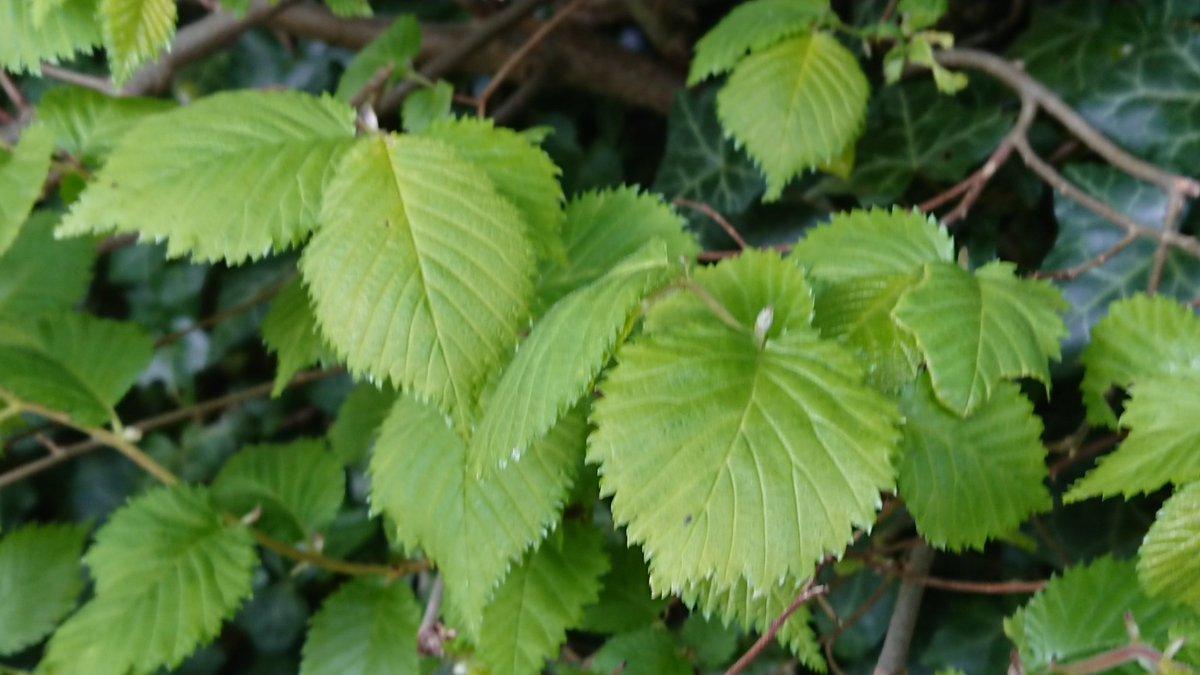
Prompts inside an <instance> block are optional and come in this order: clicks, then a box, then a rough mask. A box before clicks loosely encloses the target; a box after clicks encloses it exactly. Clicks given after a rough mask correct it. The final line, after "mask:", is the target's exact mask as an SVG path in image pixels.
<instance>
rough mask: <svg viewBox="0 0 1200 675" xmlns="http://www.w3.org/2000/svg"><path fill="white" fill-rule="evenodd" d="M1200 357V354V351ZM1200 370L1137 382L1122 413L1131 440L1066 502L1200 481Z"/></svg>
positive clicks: (1078, 483)
mask: <svg viewBox="0 0 1200 675" xmlns="http://www.w3.org/2000/svg"><path fill="white" fill-rule="evenodd" d="M1197 353H1200V352H1197ZM1197 414H1200V371H1197V370H1193V371H1192V372H1183V373H1174V374H1171V375H1160V376H1143V377H1139V378H1138V379H1137V380H1135V381H1134V384H1133V387H1132V388H1131V389H1130V399H1129V400H1128V401H1127V402H1126V404H1125V413H1124V414H1123V415H1121V426H1122V427H1125V428H1126V429H1129V430H1130V432H1129V436H1128V437H1127V438H1126V439H1125V440H1124V442H1122V443H1121V446H1120V447H1119V448H1117V450H1116V451H1115V452H1113V453H1110V454H1108V455H1105V456H1104V457H1102V458H1100V461H1099V463H1098V464H1097V466H1096V468H1094V469H1092V470H1091V471H1089V472H1088V473H1087V475H1085V476H1084V477H1083V478H1080V479H1079V480H1078V481H1076V482H1075V484H1074V485H1072V486H1071V489H1070V491H1068V492H1067V494H1066V495H1065V496H1064V497H1063V500H1064V501H1066V502H1068V503H1069V502H1074V501H1080V500H1083V499H1087V498H1088V497H1112V496H1115V495H1123V496H1124V497H1125V498H1126V499H1128V498H1130V497H1132V496H1134V495H1137V494H1140V493H1143V492H1153V491H1155V490H1157V489H1159V488H1160V487H1162V486H1164V485H1166V484H1168V483H1174V484H1176V485H1179V484H1182V483H1188V482H1191V481H1194V480H1197V479H1200V452H1197V449H1198V448H1200V427H1197V426H1196V416H1197Z"/></svg>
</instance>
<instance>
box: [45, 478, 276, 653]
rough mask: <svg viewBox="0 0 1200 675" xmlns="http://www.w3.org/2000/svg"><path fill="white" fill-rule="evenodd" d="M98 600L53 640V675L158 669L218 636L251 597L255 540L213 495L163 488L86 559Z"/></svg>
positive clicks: (116, 520)
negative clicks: (221, 510) (229, 520)
mask: <svg viewBox="0 0 1200 675" xmlns="http://www.w3.org/2000/svg"><path fill="white" fill-rule="evenodd" d="M85 561H86V562H87V564H88V567H89V568H91V571H92V577H93V578H94V579H95V582H96V596H95V598H93V599H92V600H91V601H90V602H88V603H87V604H86V605H84V606H83V608H82V609H81V610H80V611H79V612H77V613H76V614H75V615H74V616H72V617H71V618H70V619H69V620H68V621H67V622H66V623H65V624H63V626H62V628H60V629H59V630H58V632H57V633H55V634H54V637H53V638H51V640H50V644H49V646H48V647H47V651H46V658H45V660H44V661H43V663H42V668H43V670H44V671H45V672H46V673H48V674H55V673H84V672H86V673H95V674H97V675H100V674H107V673H114V674H123V673H126V672H127V671H129V670H134V671H138V672H153V671H155V670H157V669H158V668H159V667H160V666H166V667H168V668H171V667H174V666H176V665H178V664H179V663H180V662H181V661H182V660H183V659H184V657H186V656H187V655H188V654H190V653H191V652H192V651H193V650H194V649H195V648H196V647H197V646H198V645H200V644H202V643H205V642H207V641H209V640H211V639H212V638H213V637H214V636H216V634H217V631H218V630H219V629H220V627H221V623H222V621H224V620H225V619H228V618H230V617H232V616H233V614H234V612H235V611H236V610H237V608H238V606H239V605H240V604H241V603H242V601H243V600H244V599H245V598H246V597H248V596H249V595H250V593H251V591H252V587H251V583H250V582H251V577H252V576H253V573H254V570H255V568H256V567H257V566H258V555H257V554H256V552H255V550H254V540H253V539H251V537H250V534H249V532H247V531H246V528H245V527H244V526H241V525H227V524H225V521H224V519H223V518H222V516H221V514H220V513H219V512H217V510H216V509H215V508H213V504H212V500H211V498H210V496H209V494H208V492H207V491H205V490H204V489H203V488H200V487H194V486H185V485H180V486H175V487H170V488H159V489H156V490H153V491H151V492H149V493H146V494H145V495H142V496H140V497H137V498H135V499H133V500H132V501H130V502H129V503H128V504H127V505H126V506H124V507H122V508H121V509H120V510H119V511H117V512H116V513H114V514H113V516H112V518H111V519H110V520H109V521H108V523H107V524H106V525H105V526H104V527H102V528H100V530H99V531H98V532H97V533H96V543H95V545H94V546H92V548H91V550H89V551H88V554H87V556H85Z"/></svg>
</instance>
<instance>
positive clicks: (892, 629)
mask: <svg viewBox="0 0 1200 675" xmlns="http://www.w3.org/2000/svg"><path fill="white" fill-rule="evenodd" d="M932 565H933V549H932V548H930V547H929V545H928V544H922V545H920V546H918V547H916V548H914V549H913V551H912V553H910V554H909V557H908V563H907V564H905V566H904V575H905V576H906V577H911V578H905V579H904V581H903V583H901V584H900V594H899V595H897V596H896V606H895V607H894V608H893V609H892V620H891V621H890V622H889V623H888V630H887V637H885V638H884V639H883V649H882V650H880V652H879V661H878V662H876V664H875V675H894V674H896V673H903V672H904V671H905V669H906V668H905V667H906V664H907V663H908V646H909V645H910V644H911V643H912V636H913V633H914V632H915V631H916V627H917V615H918V614H919V613H920V609H921V597H922V596H923V595H924V594H925V586H926V584H923V583H920V582H918V581H916V579H917V578H924V577H925V575H926V574H928V573H929V568H930V567H931V566H932Z"/></svg>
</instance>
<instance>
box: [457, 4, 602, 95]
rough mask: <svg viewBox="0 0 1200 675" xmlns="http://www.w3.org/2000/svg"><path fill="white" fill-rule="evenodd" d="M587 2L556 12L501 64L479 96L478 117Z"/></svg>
mask: <svg viewBox="0 0 1200 675" xmlns="http://www.w3.org/2000/svg"><path fill="white" fill-rule="evenodd" d="M587 1H588V0H571V3H570V4H568V5H567V6H566V7H563V8H562V9H560V10H558V11H557V12H555V13H554V16H553V17H551V19H550V20H549V21H547V22H545V23H543V24H542V25H541V27H539V28H538V29H537V31H535V32H534V34H533V35H531V36H529V39H528V40H526V41H525V44H523V45H521V46H520V48H518V49H517V51H515V52H513V53H512V55H511V56H509V57H508V58H507V59H506V60H505V61H504V63H503V64H501V66H500V69H499V70H497V71H496V74H495V75H493V76H492V80H491V81H490V82H488V84H487V86H486V87H484V89H483V92H482V93H480V94H479V97H478V99H477V101H476V104H475V112H476V114H477V115H479V116H480V117H483V116H484V115H486V114H487V104H488V100H490V99H491V98H492V95H493V94H495V93H496V90H497V89H499V88H500V85H501V84H503V83H504V80H505V79H506V78H508V75H509V74H510V73H511V72H512V71H513V69H514V68H516V67H517V65H518V64H520V63H521V61H523V60H524V59H525V57H526V56H529V53H530V52H532V51H533V50H534V49H536V48H537V46H538V45H540V44H542V43H543V42H545V41H546V37H547V36H549V35H550V33H551V32H553V31H554V29H555V28H557V27H558V26H560V25H562V22H563V21H566V20H567V18H568V17H570V16H571V15H572V14H574V13H575V12H576V11H578V10H579V8H580V7H582V6H583V4H584V3H585V2H587Z"/></svg>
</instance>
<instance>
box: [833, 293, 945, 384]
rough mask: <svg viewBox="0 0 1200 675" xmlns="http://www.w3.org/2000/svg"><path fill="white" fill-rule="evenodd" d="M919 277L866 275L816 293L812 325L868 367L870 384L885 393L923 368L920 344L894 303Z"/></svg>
mask: <svg viewBox="0 0 1200 675" xmlns="http://www.w3.org/2000/svg"><path fill="white" fill-rule="evenodd" d="M918 279H920V277H919V276H918V275H917V274H915V273H913V274H896V275H884V276H876V277H863V278H859V279H853V280H850V281H844V282H841V283H838V284H835V285H833V286H831V287H829V288H828V289H825V290H824V291H823V292H821V293H820V294H818V295H817V301H816V315H815V316H814V318H813V326H815V327H816V328H817V329H818V330H820V331H821V336H822V337H824V338H829V339H833V340H837V341H838V342H840V343H841V344H843V345H845V346H846V347H848V348H850V349H851V350H853V351H854V352H855V353H856V354H857V355H858V356H859V359H860V361H861V362H862V363H868V364H870V366H868V368H867V381H868V382H870V383H871V384H872V385H873V386H875V387H877V388H879V389H880V390H881V391H884V392H895V391H898V390H899V389H900V388H901V387H903V386H904V385H905V384H908V383H909V382H912V381H913V380H914V379H915V378H916V375H917V369H918V368H919V367H920V365H921V360H922V359H921V350H920V349H919V348H918V347H917V341H916V340H915V339H914V338H913V336H912V334H910V333H909V332H908V331H907V330H905V329H904V328H902V327H901V326H900V325H899V324H897V323H896V319H895V317H894V316H893V310H894V309H895V307H896V303H897V302H899V301H900V298H902V297H904V294H905V293H907V292H908V290H909V289H910V288H912V287H913V286H914V285H916V283H917V281H918Z"/></svg>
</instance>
